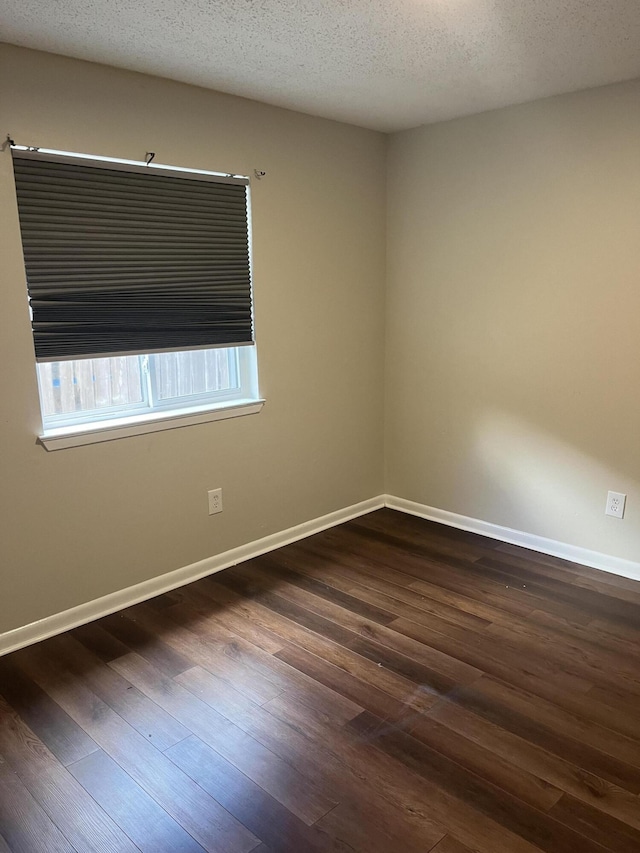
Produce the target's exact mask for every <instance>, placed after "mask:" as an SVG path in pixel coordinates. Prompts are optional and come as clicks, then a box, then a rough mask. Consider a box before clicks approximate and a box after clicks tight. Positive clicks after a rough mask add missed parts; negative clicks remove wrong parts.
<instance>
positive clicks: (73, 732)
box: [0, 657, 98, 764]
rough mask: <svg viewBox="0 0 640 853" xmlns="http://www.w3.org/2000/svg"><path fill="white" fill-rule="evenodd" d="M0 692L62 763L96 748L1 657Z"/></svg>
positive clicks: (41, 693)
mask: <svg viewBox="0 0 640 853" xmlns="http://www.w3.org/2000/svg"><path fill="white" fill-rule="evenodd" d="M0 693H1V694H2V696H3V697H4V698H5V700H6V701H7V702H8V703H9V704H10V705H11V707H12V708H13V710H14V711H15V712H16V713H17V714H18V715H19V716H20V717H21V718H22V720H23V721H24V722H25V723H26V724H27V726H28V727H29V728H30V729H31V731H32V732H33V733H34V734H36V735H37V736H38V737H39V738H40V740H41V741H42V742H43V743H44V744H45V745H46V746H47V748H48V749H49V750H50V751H51V752H52V753H53V754H54V755H55V756H56V758H57V759H58V760H59V761H60V762H61V763H62V764H71V763H72V762H74V761H78V760H79V759H80V758H84V757H86V756H87V755H89V754H90V753H91V752H94V751H95V750H96V749H97V748H98V746H97V744H96V743H94V741H93V740H91V738H90V737H89V736H88V735H87V733H86V732H85V731H83V729H81V728H80V726H78V725H77V724H76V723H75V722H74V721H73V720H72V719H71V717H70V716H69V715H68V714H65V712H64V711H63V710H62V708H61V707H60V706H59V705H57V704H56V703H55V702H54V701H53V700H52V699H51V698H50V697H49V696H47V694H46V693H45V692H44V690H41V689H40V688H39V687H38V685H37V684H34V683H33V681H31V680H30V679H28V678H25V676H24V674H23V673H22V672H21V671H20V668H19V667H18V666H17V664H16V663H15V660H14V659H13V658H11V657H5V658H0Z"/></svg>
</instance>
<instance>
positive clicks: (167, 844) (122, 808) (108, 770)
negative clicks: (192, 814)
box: [69, 749, 204, 853]
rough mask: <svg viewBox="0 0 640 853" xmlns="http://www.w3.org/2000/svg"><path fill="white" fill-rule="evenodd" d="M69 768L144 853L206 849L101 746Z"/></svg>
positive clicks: (192, 852) (199, 852) (193, 852)
mask: <svg viewBox="0 0 640 853" xmlns="http://www.w3.org/2000/svg"><path fill="white" fill-rule="evenodd" d="M69 772H70V773H71V774H72V775H73V776H74V777H75V778H76V779H77V780H78V782H80V784H81V785H82V787H83V788H84V789H85V790H86V791H88V793H89V794H91V796H92V797H93V799H94V800H95V801H96V802H97V803H99V805H100V806H102V808H103V809H104V810H105V811H106V812H107V813H108V814H109V815H111V816H112V817H113V819H114V820H115V821H116V823H117V824H118V826H120V827H121V828H122V829H123V830H124V831H125V832H126V833H127V835H128V836H129V838H131V840H132V841H133V842H134V844H136V846H137V847H138V848H139V849H140V850H141V851H142V853H157V851H159V850H167V851H169V850H170V851H171V853H204V848H203V847H201V846H200V845H199V844H198V842H197V841H195V839H193V838H192V837H191V836H190V835H189V834H188V833H187V832H185V831H184V829H183V828H182V827H181V826H180V825H179V824H178V823H176V821H175V820H173V819H172V818H171V817H169V815H168V814H167V813H166V812H165V811H164V809H163V808H162V807H161V806H159V805H158V803H156V801H155V800H154V799H153V798H152V797H150V796H149V795H148V794H147V793H146V792H145V791H143V789H142V788H141V787H140V786H139V785H136V783H135V782H134V781H133V780H132V779H131V777H130V776H129V775H128V774H127V773H125V772H124V770H122V769H121V768H120V767H119V766H118V765H117V764H116V763H115V761H113V760H112V759H111V758H109V756H108V755H107V754H106V753H105V752H103V751H102V750H101V749H100V750H98V751H97V752H94V753H92V754H91V755H89V756H88V757H87V758H84V759H82V760H80V761H77V762H76V763H75V764H72V765H71V766H70V767H69Z"/></svg>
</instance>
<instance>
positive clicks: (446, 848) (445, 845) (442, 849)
mask: <svg viewBox="0 0 640 853" xmlns="http://www.w3.org/2000/svg"><path fill="white" fill-rule="evenodd" d="M432 853H472V851H471V850H470V849H469V848H468V847H465V845H464V844H461V843H460V842H459V841H456V840H455V838H454V837H453V836H452V835H447V836H445V837H444V838H443V839H442V841H441V842H440V843H439V844H436V846H435V847H434V848H433V851H432Z"/></svg>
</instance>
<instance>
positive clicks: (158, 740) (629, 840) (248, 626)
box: [0, 510, 640, 853]
mask: <svg viewBox="0 0 640 853" xmlns="http://www.w3.org/2000/svg"><path fill="white" fill-rule="evenodd" d="M639 641H640V584H638V583H635V582H633V581H630V580H625V579H622V578H618V577H615V576H613V575H608V574H605V573H602V572H597V571H595V570H592V569H587V568H582V567H579V566H576V565H574V564H571V563H567V562H564V561H562V560H559V559H555V558H553V557H546V556H544V555H541V554H536V553H533V552H529V551H526V550H524V549H521V548H517V547H514V546H509V545H502V544H500V543H498V542H495V541H492V540H488V539H483V538H482V537H478V536H475V535H473V534H468V533H464V532H461V531H456V530H452V529H449V528H445V527H441V526H439V525H436V524H432V523H430V522H426V521H422V520H420V519H417V518H412V517H410V516H405V515H401V514H399V513H395V512H392V511H390V510H381V511H379V512H375V513H372V514H371V515H368V516H365V517H363V518H360V519H357V520H356V521H352V522H349V523H347V524H344V525H342V526H340V527H337V528H334V529H332V530H328V531H325V532H323V533H320V534H317V535H316V536H313V537H311V538H309V539H307V540H305V541H302V542H299V543H296V544H294V545H290V546H288V547H286V548H282V549H280V550H279V551H275V552H272V553H270V554H268V555H265V556H263V557H259V558H257V559H254V560H251V561H250V562H247V563H244V564H242V565H239V566H237V567H235V568H233V569H229V570H227V571H225V572H221V573H219V574H216V575H213V576H211V577H209V578H206V579H204V580H201V581H198V582H197V583H194V584H192V585H190V586H188V587H184V588H182V589H180V590H177V591H175V592H172V593H169V594H167V595H163V596H160V597H159V598H157V599H154V600H152V601H148V602H146V603H144V604H140V605H137V606H136V607H132V608H130V609H128V610H126V611H124V612H122V613H119V614H115V615H113V616H109V617H107V618H105V619H101V620H100V621H98V622H95V623H93V624H91V625H86V626H83V627H81V628H78V629H76V630H74V631H71V632H69V633H67V634H63V635H61V636H58V637H55V638H53V639H50V640H47V641H45V642H43V643H40V644H39V645H37V646H32V647H31V648H28V649H23V650H21V651H19V652H15V653H14V654H11V655H8V656H6V657H4V658H1V659H0V853H6V851H13V853H41V851H42V852H43V853H49V851H65V853H69V851H76V853H85V851H99V853H115V851H123V853H124V851H143V853H164V851H167V853H196V851H203V850H207V851H211V853H213V851H215V853H243V851H250V850H255V851H256V853H307V851H309V853H321V851H322V852H323V853H324V851H366V853H427V851H432V853H471V852H472V851H477V853H536V851H546V853H604V851H613V853H639V851H640V796H639V795H640V715H639V712H640V642H639Z"/></svg>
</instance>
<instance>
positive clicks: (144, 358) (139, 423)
mask: <svg viewBox="0 0 640 853" xmlns="http://www.w3.org/2000/svg"><path fill="white" fill-rule="evenodd" d="M12 148H16V149H18V150H20V151H22V152H24V151H34V152H35V151H36V150H37V151H38V152H39V153H41V154H50V155H55V156H56V158H60V159H64V160H67V161H68V162H76V163H81V162H82V161H83V160H84V161H85V162H86V161H93V163H95V164H98V163H104V164H105V166H106V167H109V168H116V169H121V170H123V171H132V172H147V171H152V170H153V171H155V170H156V169H157V170H159V171H163V172H170V173H174V174H175V175H176V177H178V176H180V177H183V178H188V179H191V180H205V181H206V180H213V181H216V180H218V181H221V182H222V183H224V182H226V181H225V179H227V181H228V182H229V183H231V182H232V181H233V182H235V181H234V179H236V178H239V179H243V181H245V182H246V194H247V201H246V204H247V210H246V216H247V239H248V251H249V265H250V279H251V280H252V277H253V276H252V272H253V271H252V267H253V257H252V233H251V224H252V211H251V187H250V181H249V179H248V178H243V176H241V175H234V174H231V173H228V172H214V171H209V170H202V169H189V168H185V167H181V166H169V165H164V164H156V163H151V164H148V163H146V162H142V161H135V160H128V159H121V158H113V157H103V156H99V155H93V154H81V153H76V152H68V151H59V150H55V149H45V148H40V149H30V148H29V147H28V146H22V145H12ZM228 179H231V180H228ZM252 314H253V311H252ZM252 325H253V327H255V317H253V316H252ZM213 348H223V349H227V350H234V358H235V372H236V377H237V380H238V382H237V385H236V386H235V387H234V388H232V389H228V390H225V391H212V392H205V393H198V394H189V395H181V396H176V397H171V398H166V399H164V400H160V399H159V397H158V395H157V376H156V372H157V371H156V366H155V362H153V365H154V366H153V367H150V362H149V360H150V359H152V358H153V356H154V355H161V353H137V354H135V353H131V355H132V356H135V357H137V358H139V359H140V371H141V388H142V390H143V397H144V399H143V400H142V401H141V402H140V403H132V404H124V405H118V406H110V407H104V408H101V409H93V410H87V411H84V412H83V411H76V412H68V413H60V414H59V415H49V416H45V414H44V408H43V402H42V401H43V394H42V384H41V376H40V370H39V369H38V365H39V364H40V363H42V362H36V378H37V387H38V395H39V403H40V414H41V425H42V429H41V432H40V434H39V436H38V439H39V441H40V443H41V444H43V445H44V446H45V447H46V448H47V449H48V450H56V449H61V448H63V447H72V446H77V445H82V444H93V443H97V442H101V441H108V440H111V439H114V438H120V437H125V436H128V435H138V434H142V433H147V432H156V431H160V430H163V429H173V428H175V427H179V426H187V425H191V424H194V423H204V422H207V421H213V420H220V419H224V418H232V417H238V416H241V415H245V414H254V413H257V412H259V411H260V410H261V409H262V407H263V405H264V402H265V401H264V400H263V399H262V398H261V397H260V396H259V390H258V366H257V351H256V350H257V348H256V343H255V335H254V337H253V343H252V344H249V345H240V346H235V347H233V346H231V347H225V346H224V345H218V346H216V345H214V346H213V347H211V349H213ZM198 349H207V348H206V347H199V348H198ZM179 351H180V352H188V351H189V350H179ZM117 355H119V354H117V353H114V354H113V355H110V354H107V353H104V354H97V355H95V356H93V357H88V358H87V359H86V360H89V358H109V357H115V356H117ZM65 360H74V361H82V360H85V359H83V358H82V357H79V358H76V359H65Z"/></svg>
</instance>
